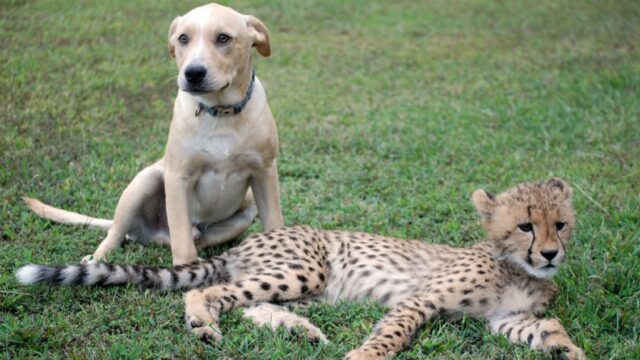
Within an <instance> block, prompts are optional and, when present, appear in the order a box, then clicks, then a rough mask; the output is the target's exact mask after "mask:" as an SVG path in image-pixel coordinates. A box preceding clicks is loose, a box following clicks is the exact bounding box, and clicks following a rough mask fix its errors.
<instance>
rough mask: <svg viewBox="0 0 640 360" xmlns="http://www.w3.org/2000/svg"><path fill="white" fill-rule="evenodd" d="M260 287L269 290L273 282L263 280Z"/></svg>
mask: <svg viewBox="0 0 640 360" xmlns="http://www.w3.org/2000/svg"><path fill="white" fill-rule="evenodd" d="M260 287H261V288H262V290H265V291H266V290H269V289H271V284H269V283H267V282H263V283H262V284H260Z"/></svg>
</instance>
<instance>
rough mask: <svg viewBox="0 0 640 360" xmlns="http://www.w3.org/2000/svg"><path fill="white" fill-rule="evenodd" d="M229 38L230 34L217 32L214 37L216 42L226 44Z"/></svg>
mask: <svg viewBox="0 0 640 360" xmlns="http://www.w3.org/2000/svg"><path fill="white" fill-rule="evenodd" d="M229 40H231V36H229V35H227V34H219V35H218V37H217V38H216V42H217V43H218V44H226V43H228V42H229Z"/></svg>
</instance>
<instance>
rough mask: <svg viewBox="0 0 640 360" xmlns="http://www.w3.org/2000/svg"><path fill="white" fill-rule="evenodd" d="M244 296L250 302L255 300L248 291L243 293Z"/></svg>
mask: <svg viewBox="0 0 640 360" xmlns="http://www.w3.org/2000/svg"><path fill="white" fill-rule="evenodd" d="M242 295H244V297H245V298H247V300H249V301H251V300H253V294H252V293H251V292H250V291H248V290H245V291H243V292H242Z"/></svg>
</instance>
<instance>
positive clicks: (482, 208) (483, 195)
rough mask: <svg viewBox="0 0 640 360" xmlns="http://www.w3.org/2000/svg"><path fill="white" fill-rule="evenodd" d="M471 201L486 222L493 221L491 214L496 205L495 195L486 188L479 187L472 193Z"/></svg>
mask: <svg viewBox="0 0 640 360" xmlns="http://www.w3.org/2000/svg"><path fill="white" fill-rule="evenodd" d="M471 201H473V205H475V206H476V209H477V210H478V213H479V214H480V217H482V222H484V223H485V224H487V223H489V222H491V215H492V214H493V210H494V209H495V207H496V199H495V197H494V196H493V195H492V194H491V193H489V192H487V191H486V190H484V189H478V190H476V191H474V192H473V195H471Z"/></svg>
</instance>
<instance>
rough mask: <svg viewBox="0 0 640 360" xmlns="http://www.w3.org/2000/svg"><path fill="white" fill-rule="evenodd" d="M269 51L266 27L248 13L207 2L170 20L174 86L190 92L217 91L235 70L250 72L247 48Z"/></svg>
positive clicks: (260, 52) (229, 82)
mask: <svg viewBox="0 0 640 360" xmlns="http://www.w3.org/2000/svg"><path fill="white" fill-rule="evenodd" d="M253 47H255V48H256V49H257V50H258V53H259V54H260V55H262V56H269V55H270V54H271V47H270V43H269V31H268V30H267V28H266V26H264V24H263V23H262V22H261V21H260V20H258V19H257V18H255V17H253V16H251V15H242V14H240V13H238V12H236V11H235V10H233V9H231V8H228V7H226V6H221V5H217V4H209V5H205V6H201V7H198V8H195V9H193V10H191V11H189V12H188V13H187V14H186V15H184V16H179V17H177V18H175V19H174V20H173V22H172V23H171V27H170V28H169V54H171V56H172V57H174V58H175V59H176V64H177V65H178V69H179V70H180V73H179V75H178V86H179V87H180V89H182V90H183V91H186V92H188V93H191V94H193V95H203V94H208V93H214V92H219V91H222V90H224V89H226V88H227V87H229V86H230V85H232V84H233V81H234V79H235V78H236V76H237V75H238V74H243V73H244V74H248V73H250V58H251V49H252V48H253Z"/></svg>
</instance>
